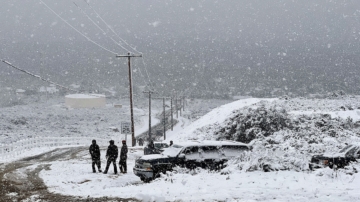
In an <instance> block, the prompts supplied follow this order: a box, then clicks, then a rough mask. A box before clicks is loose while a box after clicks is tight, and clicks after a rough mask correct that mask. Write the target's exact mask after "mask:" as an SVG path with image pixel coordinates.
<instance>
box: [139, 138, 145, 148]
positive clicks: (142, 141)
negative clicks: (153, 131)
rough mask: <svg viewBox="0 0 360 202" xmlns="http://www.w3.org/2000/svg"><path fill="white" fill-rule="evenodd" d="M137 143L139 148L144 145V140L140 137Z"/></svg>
mask: <svg viewBox="0 0 360 202" xmlns="http://www.w3.org/2000/svg"><path fill="white" fill-rule="evenodd" d="M138 142H139V146H143V145H144V140H143V139H142V138H141V137H140V138H139V139H138Z"/></svg>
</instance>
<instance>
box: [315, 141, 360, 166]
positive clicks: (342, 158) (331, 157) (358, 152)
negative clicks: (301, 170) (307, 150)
mask: <svg viewBox="0 0 360 202" xmlns="http://www.w3.org/2000/svg"><path fill="white" fill-rule="evenodd" d="M359 158H360V146H358V145H347V146H346V147H344V148H343V149H342V150H340V151H339V152H337V153H328V154H326V153H325V154H322V155H315V156H313V157H312V158H311V161H310V164H309V168H310V170H313V169H315V168H323V167H326V166H329V167H330V168H343V167H345V166H347V165H348V164H349V162H351V161H356V159H359Z"/></svg>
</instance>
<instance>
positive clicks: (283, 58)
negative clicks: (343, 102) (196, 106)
mask: <svg viewBox="0 0 360 202" xmlns="http://www.w3.org/2000/svg"><path fill="white" fill-rule="evenodd" d="M43 1H44V2H45V3H46V4H47V5H48V6H49V7H50V8H51V9H53V10H54V11H55V12H56V13H58V14H59V15H60V16H61V17H62V18H63V19H64V20H66V21H67V22H68V23H70V24H71V25H72V26H73V27H75V28H76V29H78V31H80V32H81V33H83V34H85V35H86V36H88V37H89V38H90V39H91V40H93V41H94V42H96V43H98V44H100V45H101V46H103V47H104V48H106V49H108V50H110V51H112V52H116V53H119V54H124V53H126V52H127V50H131V47H129V46H126V45H124V46H126V49H127V50H124V49H123V48H121V47H119V46H117V45H116V44H115V43H114V42H113V41H112V39H111V38H110V37H112V38H113V39H114V40H116V41H119V40H120V39H119V38H118V37H117V36H116V35H114V34H113V33H112V32H111V31H110V30H109V29H108V28H107V27H106V25H105V24H104V23H103V22H102V21H101V20H100V19H99V18H98V17H97V15H96V14H95V13H94V11H93V10H92V9H91V8H90V7H89V6H88V5H87V4H86V3H85V2H84V1H82V0H74V1H70V0H64V1H56V0H43ZM73 2H75V3H76V4H77V5H78V6H79V7H80V8H81V9H82V10H83V11H84V12H86V13H87V14H88V16H89V17H90V18H91V19H92V20H94V21H95V22H96V23H98V25H99V26H100V27H101V28H102V29H103V30H104V31H105V32H106V33H107V34H106V35H104V34H103V33H102V31H101V30H100V29H98V28H97V27H96V26H95V25H94V24H93V23H92V22H91V21H90V20H89V19H88V17H87V16H85V15H84V14H83V13H82V12H81V11H80V10H79V9H78V8H77V7H76V6H75V5H74V3H73ZM88 3H89V4H90V5H91V6H92V7H93V8H94V9H95V10H96V12H98V13H99V14H100V16H101V17H102V18H103V19H104V20H105V21H106V22H107V23H108V24H109V25H110V26H111V27H112V28H113V29H114V30H115V32H116V33H117V34H118V35H119V36H120V37H121V38H122V39H124V40H126V41H127V42H128V43H129V44H131V46H132V47H136V48H137V50H139V51H141V52H143V53H144V57H146V59H145V61H146V63H148V64H149V66H150V68H151V69H150V70H149V71H150V74H151V77H152V79H153V80H155V81H159V78H162V77H161V76H162V74H163V76H167V77H170V78H168V79H169V80H172V81H174V80H177V79H179V78H180V79H181V78H183V79H184V80H186V75H189V74H192V73H194V72H195V73H198V74H201V75H203V74H204V72H205V70H204V69H206V72H211V73H210V75H209V76H208V77H219V78H227V79H228V80H229V81H231V83H232V84H229V85H228V86H231V85H234V84H233V83H234V82H235V81H234V79H231V78H230V77H229V75H226V74H229V71H230V72H231V71H232V70H234V69H237V68H238V69H239V72H241V74H240V73H239V76H241V75H244V72H243V71H245V70H247V69H248V68H251V69H252V70H256V71H255V73H251V78H254V79H255V80H254V79H253V80H252V81H245V80H246V78H244V79H245V80H242V81H238V82H239V83H241V82H246V83H244V85H249V82H250V83H251V82H253V84H251V85H252V86H254V85H255V84H254V82H255V83H256V82H258V81H257V80H256V78H257V79H259V74H267V75H268V76H269V75H270V77H271V78H266V76H262V77H264V78H262V79H267V80H270V81H271V80H276V79H279V78H277V77H276V76H272V75H274V74H275V73H276V72H279V73H280V74H281V76H280V80H281V78H282V77H286V79H287V80H291V79H294V78H293V77H291V75H292V74H296V75H298V72H297V73H292V72H293V71H294V69H295V70H296V71H302V72H303V73H304V74H305V77H309V76H311V75H309V74H310V73H311V74H315V75H316V74H319V71H320V72H323V71H325V72H326V74H324V73H321V75H322V77H324V78H325V77H326V78H328V79H325V80H326V81H324V82H329V78H334V77H333V75H331V74H329V71H330V72H333V73H334V74H335V75H337V76H339V73H338V72H337V71H338V69H339V68H340V69H347V70H348V71H350V72H351V71H356V70H357V69H359V68H358V65H359V60H355V59H354V55H358V54H359V48H358V47H359V45H360V44H359V37H360V3H359V2H358V1H357V0H349V1H332V0H293V1H291V0H268V1H260V0H223V1H205V0H203V1H193V0H178V1H168V0H152V1H140V0H132V1H116V0H106V1H95V0H89V1H88ZM0 19H1V21H0V27H1V29H0V43H1V49H0V57H1V58H5V59H8V60H11V61H12V62H13V63H16V64H19V65H22V66H24V65H25V64H26V65H27V67H29V68H30V69H33V70H34V71H37V66H39V64H40V62H41V61H40V60H42V61H43V62H44V61H45V62H46V64H47V65H48V66H49V68H50V69H51V68H55V69H56V70H55V72H57V71H58V70H63V69H66V71H68V70H71V69H72V68H75V67H77V66H84V65H87V63H88V62H89V60H90V61H91V62H92V63H93V62H94V61H95V63H97V64H98V65H99V68H100V67H101V71H103V70H104V68H103V67H104V66H107V65H109V63H112V62H114V61H113V60H114V54H112V53H111V52H108V51H106V50H104V49H102V48H99V47H98V46H96V45H94V44H93V43H91V42H89V41H87V39H86V38H85V37H83V36H81V35H80V34H79V33H78V32H77V31H75V30H74V29H72V28H71V27H70V26H68V25H67V24H66V23H65V22H63V21H62V20H61V19H60V18H59V17H57V16H56V15H55V14H54V13H52V12H51V11H50V10H49V9H48V8H47V7H46V6H45V5H43V4H41V3H40V1H38V0H3V1H2V6H1V7H0ZM36 51H37V53H36ZM44 55H45V56H44ZM324 55H326V56H324ZM41 58H43V59H41ZM111 58H112V59H111ZM86 60H88V61H87V62H86ZM70 61H71V62H70ZM116 62H117V63H119V62H118V61H116ZM120 63H121V62H120ZM138 65H139V66H140V64H138ZM308 66H311V67H314V66H315V67H316V68H310V67H308ZM201 67H203V69H202V68H201ZM289 67H291V68H290V69H289ZM306 68H309V69H306ZM324 68H325V70H324ZM50 69H46V70H44V71H46V73H47V74H48V75H49V76H53V74H52V73H51V70H50ZM179 69H180V70H181V69H185V70H187V71H188V72H181V71H180V70H179ZM109 70H111V68H109ZM124 70H125V68H124ZM89 71H90V70H89ZM143 71H144V69H143ZM264 71H265V73H264ZM70 72H71V71H70ZM95 72H96V71H95V70H94V72H93V73H95ZM214 72H216V73H215V74H214ZM74 74H75V73H74ZM124 74H125V72H124ZM230 74H232V73H230ZM341 74H343V73H340V75H341ZM289 75H290V76H289ZM172 76H173V77H172ZM287 76H289V77H287ZM139 77H140V75H139ZM157 77H158V78H157ZM228 77H229V78H228ZM346 77H347V75H342V76H341V78H340V77H339V78H338V79H337V78H336V77H335V80H336V79H337V80H338V82H340V83H343V82H344V81H343V80H344V79H345V78H346ZM299 79H300V80H301V78H300V77H299V78H296V79H295V80H299ZM160 80H161V82H163V79H160ZM168 83H169V81H168V82H167V84H168ZM186 83H189V82H186ZM265 83H266V82H265ZM163 84H164V85H167V84H166V82H165V83H163ZM278 84H279V86H281V85H282V82H278ZM339 85H340V84H339ZM274 87H276V86H274Z"/></svg>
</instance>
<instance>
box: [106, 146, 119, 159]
mask: <svg viewBox="0 0 360 202" xmlns="http://www.w3.org/2000/svg"><path fill="white" fill-rule="evenodd" d="M118 152H119V151H118V147H117V146H116V145H115V144H114V143H110V145H109V147H108V149H107V151H106V157H107V158H111V159H114V160H115V159H117V157H118Z"/></svg>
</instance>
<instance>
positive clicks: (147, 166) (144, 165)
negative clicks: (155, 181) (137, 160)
mask: <svg viewBox="0 0 360 202" xmlns="http://www.w3.org/2000/svg"><path fill="white" fill-rule="evenodd" d="M143 168H144V169H145V170H149V171H151V170H152V166H151V164H150V163H143Z"/></svg>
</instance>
